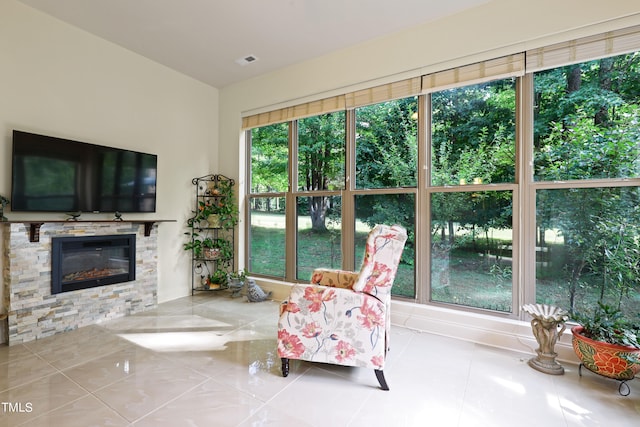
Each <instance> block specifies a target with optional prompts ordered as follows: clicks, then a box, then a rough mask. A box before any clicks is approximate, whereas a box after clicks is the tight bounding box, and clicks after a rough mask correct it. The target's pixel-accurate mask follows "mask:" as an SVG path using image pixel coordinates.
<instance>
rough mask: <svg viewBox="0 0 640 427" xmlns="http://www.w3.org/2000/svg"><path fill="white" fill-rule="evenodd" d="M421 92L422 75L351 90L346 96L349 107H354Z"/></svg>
mask: <svg viewBox="0 0 640 427" xmlns="http://www.w3.org/2000/svg"><path fill="white" fill-rule="evenodd" d="M419 94H420V77H413V78H411V79H406V80H401V81H398V82H393V83H387V84H384V85H380V86H375V87H372V88H368V89H362V90H358V91H355V92H351V93H348V94H346V95H345V98H346V104H347V108H349V109H352V108H356V107H362V106H364V105H371V104H379V103H381V102H385V101H391V100H393V99H400V98H407V97H409V96H413V95H419Z"/></svg>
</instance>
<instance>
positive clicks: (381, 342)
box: [278, 225, 407, 390]
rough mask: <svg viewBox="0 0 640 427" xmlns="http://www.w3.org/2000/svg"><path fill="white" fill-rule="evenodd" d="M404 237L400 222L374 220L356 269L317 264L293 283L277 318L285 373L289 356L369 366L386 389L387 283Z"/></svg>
mask: <svg viewBox="0 0 640 427" xmlns="http://www.w3.org/2000/svg"><path fill="white" fill-rule="evenodd" d="M406 240H407V232H406V230H405V229H404V228H403V227H401V226H399V225H394V226H386V225H377V226H376V227H374V228H373V230H371V232H370V233H369V236H368V237H367V245H366V251H365V256H364V260H363V262H362V267H361V268H360V271H359V272H351V271H344V270H329V269H316V270H315V271H314V272H313V276H312V278H311V282H312V283H311V284H310V285H302V284H298V285H294V286H293V288H292V289H291V294H290V295H289V299H288V300H287V301H285V302H283V303H282V306H281V308H280V319H279V321H278V355H279V356H280V358H281V359H282V375H283V376H285V377H286V376H287V375H289V359H298V360H307V361H311V362H323V363H331V364H337V365H345V366H356V367H362V368H373V369H374V370H375V373H376V378H377V379H378V382H379V383H380V387H381V388H382V389H383V390H389V387H388V386H387V383H386V381H385V378H384V374H383V368H384V362H385V358H386V353H387V349H388V347H389V329H390V313H389V307H390V303H391V287H392V286H393V280H394V278H395V275H396V271H397V269H398V264H399V263H400V257H401V256H402V251H403V249H404V244H405V242H406Z"/></svg>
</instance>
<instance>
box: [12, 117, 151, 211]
mask: <svg viewBox="0 0 640 427" xmlns="http://www.w3.org/2000/svg"><path fill="white" fill-rule="evenodd" d="M156 177H157V156H156V155H155V154H146V153H139V152H136V151H129V150H123V149H118V148H112V147H106V146H102V145H95V144H89V143H85V142H78V141H71V140H68V139H62V138H56V137H52V136H45V135H38V134H34V133H28V132H23V131H19V130H14V131H13V155H12V169H11V179H12V181H11V210H12V211H14V212H96V213H97V212H155V210H156Z"/></svg>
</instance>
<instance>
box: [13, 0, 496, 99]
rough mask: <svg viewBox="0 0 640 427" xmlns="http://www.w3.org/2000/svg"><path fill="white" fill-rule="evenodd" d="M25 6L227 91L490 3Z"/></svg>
mask: <svg viewBox="0 0 640 427" xmlns="http://www.w3.org/2000/svg"><path fill="white" fill-rule="evenodd" d="M20 1H21V2H22V3H24V4H26V5H29V6H31V7H33V8H35V9H38V10H40V11H42V12H44V13H46V14H49V15H51V16H53V17H55V18H57V19H60V20H62V21H64V22H67V23H68V24H71V25H73V26H76V27H78V28H80V29H82V30H85V31H87V32H89V33H91V34H94V35H96V36H98V37H101V38H103V39H105V40H108V41H110V42H112V43H115V44H117V45H120V46H122V47H124V48H126V49H128V50H131V51H133V52H136V53H138V54H140V55H142V56H144V57H147V58H149V59H151V60H153V61H156V62H158V63H160V64H163V65H165V66H167V67H169V68H172V69H174V70H176V71H179V72H181V73H183V74H186V75H188V76H191V77H193V78H195V79H197V80H200V81H202V82H204V83H206V84H209V85H211V86H213V87H217V88H222V87H224V86H227V85H230V84H233V83H236V82H239V81H242V80H245V79H250V78H252V77H255V76H258V75H261V74H264V73H269V72H272V71H275V70H278V69H280V68H283V67H287V66H289V65H292V64H295V63H298V62H302V61H305V60H309V59H312V58H316V57H319V56H322V55H326V54H328V53H330V52H333V51H337V50H340V49H344V48H347V47H351V46H355V45H357V44H359V43H363V42H365V41H368V40H372V39H375V38H379V37H383V36H385V35H389V34H391V33H394V32H398V31H402V30H404V29H408V28H411V27H414V26H417V25H421V24H425V23H428V22H431V21H434V20H437V19H441V18H443V17H446V16H449V15H453V14H456V13H458V12H461V11H462V10H465V9H468V8H472V7H475V6H478V5H480V4H483V3H487V2H488V1H490V0H447V1H443V0H108V1H106V0H55V1H51V0H20ZM246 58H248V59H249V60H245V59H246ZM251 58H253V60H251Z"/></svg>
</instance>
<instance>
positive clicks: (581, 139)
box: [244, 29, 640, 318]
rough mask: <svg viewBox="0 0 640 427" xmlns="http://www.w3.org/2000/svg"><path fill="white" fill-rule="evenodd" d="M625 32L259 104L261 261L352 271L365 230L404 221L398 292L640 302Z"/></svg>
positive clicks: (638, 178) (300, 270) (293, 277)
mask: <svg viewBox="0 0 640 427" xmlns="http://www.w3.org/2000/svg"><path fill="white" fill-rule="evenodd" d="M620 34H622V36H620ZM616 37H625V38H624V43H617V42H616V39H615V38H616ZM630 40H636V41H635V42H634V43H635V44H636V50H638V49H640V29H627V30H626V31H623V30H621V31H620V32H612V33H607V34H606V35H602V36H599V37H593V38H589V39H584V40H580V41H579V42H576V41H571V42H566V43H560V44H558V45H554V46H550V47H545V48H540V49H534V50H532V51H529V52H526V59H525V55H524V54H523V53H519V54H514V55H510V56H506V57H501V58H496V59H492V60H487V61H485V62H482V63H475V64H470V65H467V66H463V67H459V68H456V69H451V70H443V71H439V72H436V73H432V74H428V75H425V76H420V77H416V78H412V79H408V80H403V81H399V82H395V83H391V84H386V85H382V86H377V87H373V88H371V89H365V90H359V91H357V92H353V93H347V94H345V95H344V96H336V97H333V98H327V99H326V100H320V101H314V102H311V103H309V104H304V105H301V106H295V107H290V108H285V109H282V110H278V111H275V112H273V113H269V114H262V115H257V116H255V117H254V116H251V117H250V119H247V120H246V121H245V124H244V126H245V128H246V129H248V131H247V134H248V135H249V138H248V139H249V140H250V143H251V145H250V149H249V152H250V153H251V156H250V159H249V169H250V171H251V173H250V183H251V184H250V188H249V194H248V195H247V202H248V206H250V214H251V215H250V217H251V221H250V229H249V232H248V234H249V245H248V253H247V257H248V259H249V260H250V264H249V265H250V270H251V273H253V274H258V275H264V276H269V277H278V278H284V279H285V280H287V281H303V282H305V281H308V280H309V278H310V275H311V271H312V269H313V268H316V267H328V268H344V269H350V270H352V269H357V268H358V267H359V265H360V263H361V262H362V254H363V252H364V248H363V242H364V239H365V237H366V235H367V233H368V231H369V230H371V228H372V227H373V226H374V225H375V224H378V223H386V224H395V223H398V224H401V225H403V226H405V227H406V228H407V229H408V231H409V239H408V241H407V245H406V248H405V251H404V254H403V257H402V261H401V265H400V268H399V270H398V275H397V278H396V282H395V285H394V288H393V291H392V294H393V295H394V296H395V297H401V298H407V299H410V300H412V301H416V302H418V303H424V304H437V305H443V306H448V307H452V308H456V309H465V310H482V311H483V312H487V311H491V312H493V313H495V314H496V315H501V316H508V317H513V318H518V317H520V316H521V312H520V307H521V306H522V305H523V304H526V303H535V302H538V303H547V304H553V305H557V306H560V307H562V308H565V309H567V310H569V311H571V312H579V311H583V310H586V309H588V308H589V307H593V305H594V304H595V302H597V301H600V300H602V301H605V302H606V303H607V304H610V305H614V306H619V307H623V308H624V312H625V314H626V315H627V316H629V317H634V316H636V315H640V279H638V278H639V277H640V208H639V207H638V206H640V53H639V52H631V53H629V46H630V44H631V43H632V42H631V41H630ZM575 46H580V49H579V50H576V49H575ZM616 46H621V47H620V48H619V49H620V51H619V52H615V49H617V48H616ZM603 49H604V50H603ZM525 62H526V66H525Z"/></svg>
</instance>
